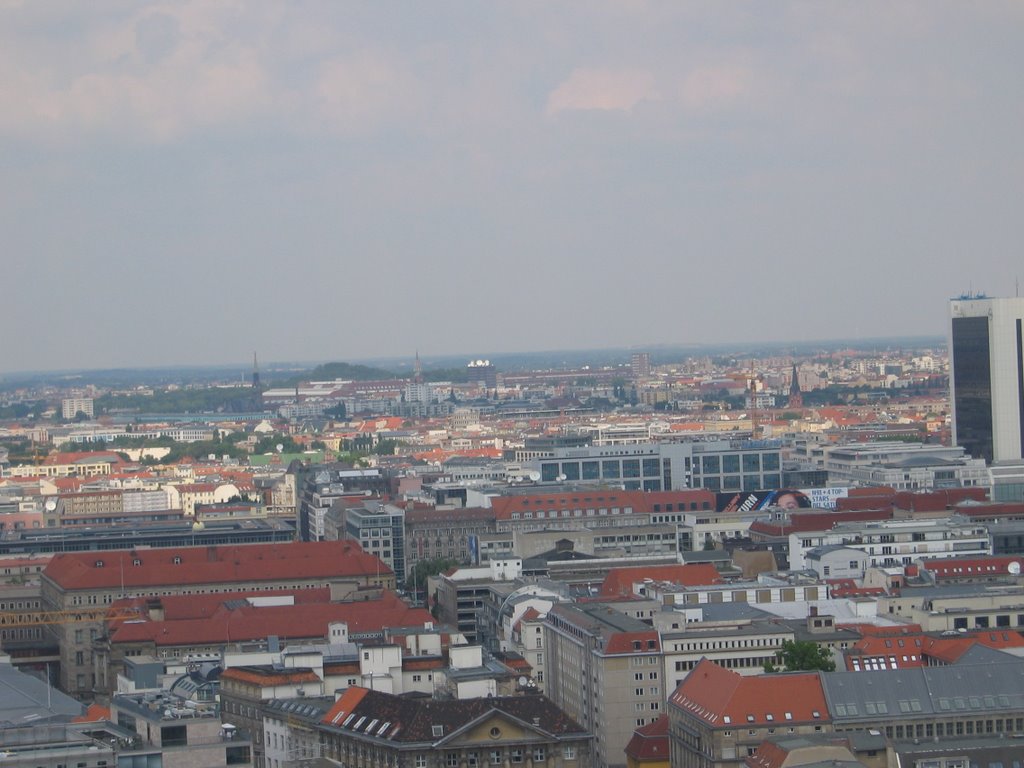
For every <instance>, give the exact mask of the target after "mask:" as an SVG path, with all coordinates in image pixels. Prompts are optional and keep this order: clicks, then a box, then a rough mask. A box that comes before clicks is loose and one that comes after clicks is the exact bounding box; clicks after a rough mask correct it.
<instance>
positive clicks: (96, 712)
mask: <svg viewBox="0 0 1024 768" xmlns="http://www.w3.org/2000/svg"><path fill="white" fill-rule="evenodd" d="M109 719H110V707H104V706H103V705H102V704H90V705H89V708H88V709H87V710H85V714H84V715H79V716H78V717H73V718H71V722H72V723H99V722H102V721H104V720H109Z"/></svg>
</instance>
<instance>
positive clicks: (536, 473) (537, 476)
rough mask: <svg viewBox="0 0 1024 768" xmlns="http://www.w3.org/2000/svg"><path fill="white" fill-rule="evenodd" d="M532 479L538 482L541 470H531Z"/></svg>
mask: <svg viewBox="0 0 1024 768" xmlns="http://www.w3.org/2000/svg"><path fill="white" fill-rule="evenodd" d="M530 480H532V481H533V482H535V483H536V482H537V481H538V480H540V472H531V473H530Z"/></svg>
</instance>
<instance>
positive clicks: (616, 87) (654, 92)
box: [547, 68, 662, 115]
mask: <svg viewBox="0 0 1024 768" xmlns="http://www.w3.org/2000/svg"><path fill="white" fill-rule="evenodd" d="M661 98H662V96H661V93H660V92H659V91H658V88H657V86H656V84H655V79H654V75H652V74H651V73H650V72H648V71H645V70H642V69H620V70H613V69H588V68H579V69H574V70H573V71H572V73H571V74H570V75H569V77H568V78H567V79H566V80H565V81H564V82H562V84H561V85H559V86H558V87H557V88H555V90H554V91H552V92H551V95H550V96H548V102H547V113H548V114H549V115H551V114H555V113H556V112H562V111H568V110H604V111H620V112H629V111H631V110H632V109H633V108H634V107H636V105H637V104H639V103H640V102H642V101H660V100H661Z"/></svg>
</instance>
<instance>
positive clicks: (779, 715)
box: [669, 658, 829, 728]
mask: <svg viewBox="0 0 1024 768" xmlns="http://www.w3.org/2000/svg"><path fill="white" fill-rule="evenodd" d="M669 702H670V704H671V705H672V706H675V707H678V708H679V709H682V710H684V711H686V712H689V713H690V714H691V715H693V716H694V717H698V718H700V719H701V720H703V721H705V722H707V723H710V724H711V725H712V726H713V727H716V728H727V727H730V726H741V725H743V724H745V723H746V724H750V725H772V724H775V725H785V724H786V723H822V722H828V721H829V713H828V707H827V705H826V702H825V692H824V689H823V688H822V684H821V678H820V676H819V675H818V673H816V672H786V673H782V674H772V675H758V676H755V677H743V676H742V675H740V674H738V673H736V672H733V671H731V670H728V669H724V668H723V667H720V666H718V665H717V664H715V663H714V662H713V661H711V660H709V659H707V658H704V659H701V661H700V663H699V664H698V665H697V666H696V667H695V668H694V670H693V671H692V672H690V674H688V675H687V676H686V679H684V680H683V682H682V683H681V684H680V685H679V687H678V688H676V690H675V692H674V693H673V694H672V695H671V696H670V697H669Z"/></svg>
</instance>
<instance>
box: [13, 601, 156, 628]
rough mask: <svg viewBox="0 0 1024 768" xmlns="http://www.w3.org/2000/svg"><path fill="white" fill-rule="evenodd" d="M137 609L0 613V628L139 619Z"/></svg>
mask: <svg viewBox="0 0 1024 768" xmlns="http://www.w3.org/2000/svg"><path fill="white" fill-rule="evenodd" d="M140 618H142V615H141V614H140V613H139V611H138V609H137V608H108V607H106V606H97V607H96V608H76V609H74V610H69V611H2V612H0V627H38V626H43V625H47V624H79V623H88V622H102V621H125V620H130V619H140Z"/></svg>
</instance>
